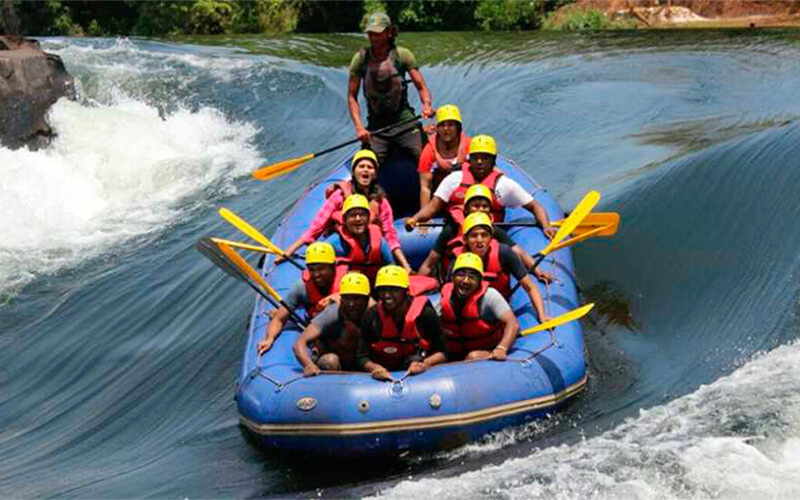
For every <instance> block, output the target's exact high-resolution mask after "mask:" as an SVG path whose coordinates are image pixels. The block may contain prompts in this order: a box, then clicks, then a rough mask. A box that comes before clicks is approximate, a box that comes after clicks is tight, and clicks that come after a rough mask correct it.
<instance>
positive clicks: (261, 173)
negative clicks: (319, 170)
mask: <svg viewBox="0 0 800 500" xmlns="http://www.w3.org/2000/svg"><path fill="white" fill-rule="evenodd" d="M312 159H314V153H308V154H307V155H305V156H301V157H300V158H294V159H291V160H284V161H279V162H278V163H273V164H272V165H267V166H266V167H261V168H259V169H258V170H256V171H255V172H253V177H255V178H256V179H258V180H260V181H266V180H269V179H272V178H273V177H278V176H279V175H283V174H288V173H289V172H291V171H292V170H294V169H296V168H297V167H299V166H300V165H302V164H303V163H305V162H307V161H310V160H312Z"/></svg>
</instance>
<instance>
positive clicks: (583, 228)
mask: <svg viewBox="0 0 800 500" xmlns="http://www.w3.org/2000/svg"><path fill="white" fill-rule="evenodd" d="M619 220H620V216H619V214H618V213H616V212H595V213H590V214H589V215H587V216H586V218H585V219H583V221H582V222H581V223H580V224H578V226H577V227H576V228H575V229H574V230H573V231H572V234H575V235H581V234H583V233H586V232H588V231H594V230H595V229H596V228H598V227H603V231H600V232H596V233H592V234H593V235H595V236H613V235H615V234H616V233H617V229H618V228H619ZM563 223H564V220H557V221H553V222H551V223H550V224H551V225H553V226H556V227H559V226H561V225H562V224H563ZM445 224H446V222H420V223H418V224H417V227H439V226H444V225H445ZM494 226H495V227H537V226H539V223H538V222H536V221H532V220H521V221H510V222H495V224H494Z"/></svg>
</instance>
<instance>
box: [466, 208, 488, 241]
mask: <svg viewBox="0 0 800 500" xmlns="http://www.w3.org/2000/svg"><path fill="white" fill-rule="evenodd" d="M478 226H487V227H488V228H489V232H491V231H492V228H493V227H494V224H492V218H491V217H489V214H487V213H484V212H472V213H471V214H469V215H467V217H466V219H464V222H463V223H462V224H461V234H463V235H464V236H466V235H467V234H469V232H470V231H472V230H473V229H474V228H476V227H478Z"/></svg>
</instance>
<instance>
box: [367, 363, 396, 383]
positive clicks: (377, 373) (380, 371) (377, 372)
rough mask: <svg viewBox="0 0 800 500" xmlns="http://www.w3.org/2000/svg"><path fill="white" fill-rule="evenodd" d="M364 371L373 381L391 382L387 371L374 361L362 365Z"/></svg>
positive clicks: (390, 376)
mask: <svg viewBox="0 0 800 500" xmlns="http://www.w3.org/2000/svg"><path fill="white" fill-rule="evenodd" d="M364 371H366V372H369V373H370V374H371V375H372V378H374V379H375V380H392V374H391V373H389V370H387V369H386V368H384V367H383V366H381V365H379V364H378V363H376V362H374V361H367V362H366V363H365V364H364Z"/></svg>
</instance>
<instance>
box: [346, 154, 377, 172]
mask: <svg viewBox="0 0 800 500" xmlns="http://www.w3.org/2000/svg"><path fill="white" fill-rule="evenodd" d="M364 158H366V159H367V160H372V163H374V164H375V168H378V156H377V155H376V154H375V153H374V152H373V151H370V150H369V149H362V150H361V151H359V152H357V153H356V154H354V155H353V161H351V162H350V169H351V170H352V168H353V167H355V166H356V163H358V162H359V161H360V160H363V159H364Z"/></svg>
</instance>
